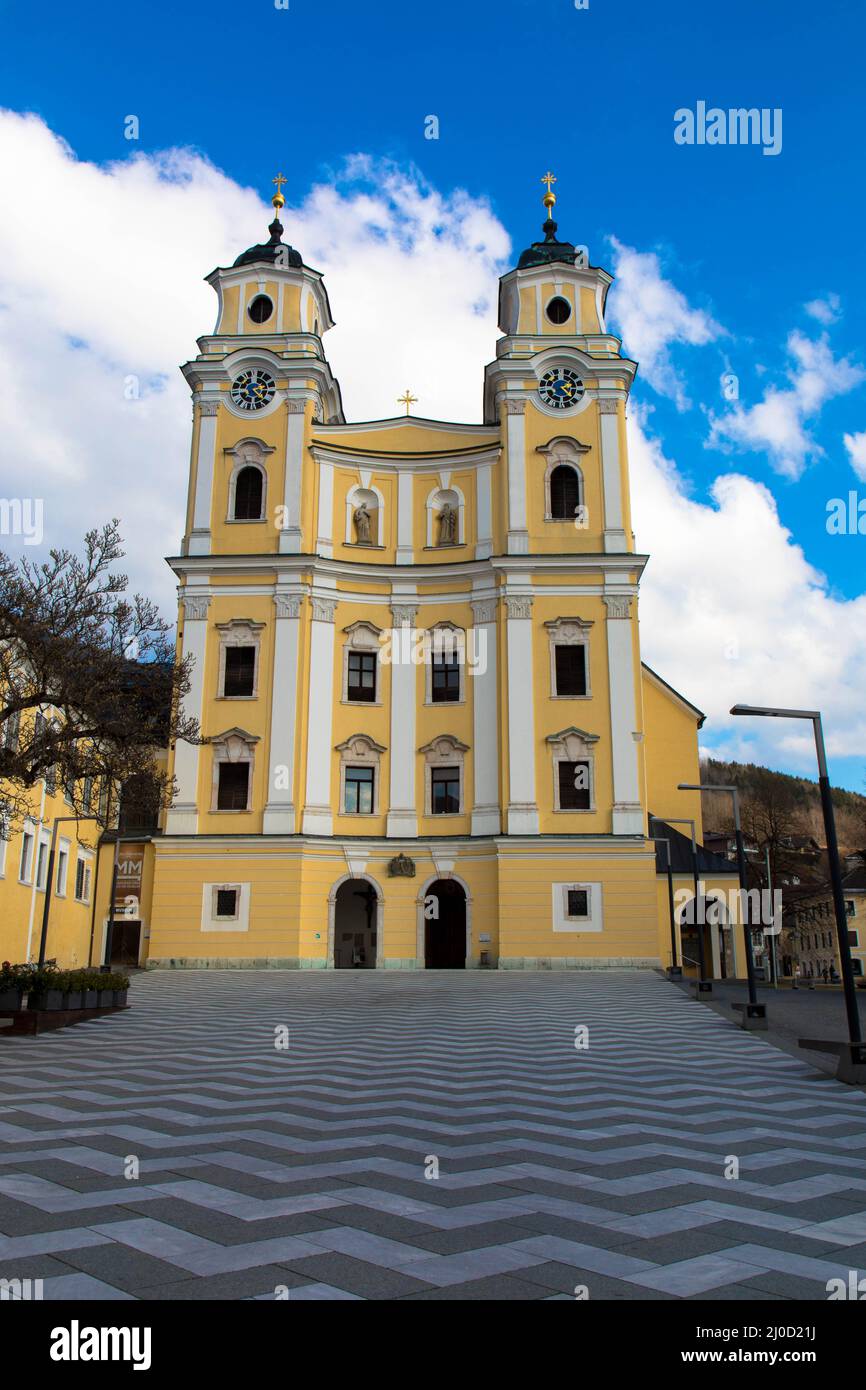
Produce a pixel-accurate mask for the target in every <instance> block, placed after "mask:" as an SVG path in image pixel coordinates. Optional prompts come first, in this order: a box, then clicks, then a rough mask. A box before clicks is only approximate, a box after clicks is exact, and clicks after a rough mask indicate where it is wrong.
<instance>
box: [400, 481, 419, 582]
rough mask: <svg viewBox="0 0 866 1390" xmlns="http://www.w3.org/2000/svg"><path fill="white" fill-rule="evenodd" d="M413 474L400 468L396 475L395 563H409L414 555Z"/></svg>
mask: <svg viewBox="0 0 866 1390" xmlns="http://www.w3.org/2000/svg"><path fill="white" fill-rule="evenodd" d="M414 482H415V479H414V475H413V474H412V473H408V472H406V471H405V470H402V471H401V472H400V473H399V474H398V475H397V564H398V565H411V564H412V562H413V560H414V558H415V555H414V548H413V535H412V492H413V488H414Z"/></svg>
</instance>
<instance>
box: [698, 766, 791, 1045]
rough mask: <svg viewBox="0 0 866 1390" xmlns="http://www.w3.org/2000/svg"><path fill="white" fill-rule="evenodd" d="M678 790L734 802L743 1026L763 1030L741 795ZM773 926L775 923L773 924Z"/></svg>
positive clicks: (709, 787) (705, 787)
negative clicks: (745, 986)
mask: <svg viewBox="0 0 866 1390" xmlns="http://www.w3.org/2000/svg"><path fill="white" fill-rule="evenodd" d="M678 790H679V791H681V792H728V793H729V794H730V796H731V797H732V798H733V802H734V833H735V836H736V842H737V872H738V874H739V879H740V916H741V918H742V921H743V927H744V933H743V934H744V936H745V939H746V977H747V979H748V982H749V1003H748V1005H747V1007H746V1008H745V1009H744V1010H743V1027H748V1026H749V1023H750V1022H753V1023H754V1024H756V1025H757V1026H758V1027H759V1028H766V1026H767V1024H766V1018H767V1006H766V1005H765V1004H759V1003H758V991H757V989H756V987H755V960H754V956H753V953H752V924H751V920H750V918H751V915H752V914H751V913H750V912H749V910H748V907H747V903H748V901H749V897H748V893H749V880H748V871H747V869H746V849H745V845H744V844H743V830H742V826H741V825H740V793H739V788H737V787H721V786H716V785H714V784H713V783H710V782H698V783H694V782H680V783H679V784H678ZM774 925H775V924H774ZM734 1008H735V1009H741V1008H742V1005H736V1004H735V1005H734Z"/></svg>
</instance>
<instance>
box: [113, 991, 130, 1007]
mask: <svg viewBox="0 0 866 1390" xmlns="http://www.w3.org/2000/svg"><path fill="white" fill-rule="evenodd" d="M128 993H129V990H128V989H116V990H115V991H114V1006H115V1008H118V1009H122V1008H125V1007H126V996H127V994H128Z"/></svg>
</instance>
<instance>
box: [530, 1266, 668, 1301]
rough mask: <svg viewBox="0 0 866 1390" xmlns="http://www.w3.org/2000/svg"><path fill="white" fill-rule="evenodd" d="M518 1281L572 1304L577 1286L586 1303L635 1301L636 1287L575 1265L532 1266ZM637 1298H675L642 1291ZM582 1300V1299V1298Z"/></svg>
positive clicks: (649, 1299) (658, 1299)
mask: <svg viewBox="0 0 866 1390" xmlns="http://www.w3.org/2000/svg"><path fill="white" fill-rule="evenodd" d="M520 1278H521V1279H524V1280H526V1281H527V1282H528V1283H531V1284H538V1285H539V1286H540V1287H541V1288H545V1289H558V1290H559V1291H560V1293H561V1294H563V1295H565V1296H566V1297H568V1298H569V1299H570V1300H571V1301H572V1302H574V1301H576V1294H575V1289H576V1288H577V1287H578V1286H580V1287H581V1288H582V1289H584V1288H585V1289H586V1290H587V1295H588V1300H589V1302H593V1301H597V1300H598V1299H612V1298H622V1299H634V1298H635V1286H634V1285H633V1284H627V1283H625V1281H624V1280H622V1279H614V1278H612V1277H611V1276H610V1275H607V1274H599V1272H598V1270H595V1269H580V1268H578V1267H577V1266H576V1265H567V1264H560V1263H558V1261H556V1260H550V1261H548V1262H546V1263H545V1264H540V1265H532V1267H531V1268H530V1269H525V1270H523V1271H522V1272H521V1274H520ZM638 1297H639V1298H640V1299H641V1300H647V1301H661V1302H663V1301H666V1300H671V1299H673V1297H674V1295H673V1294H669V1293H665V1292H664V1291H663V1290H661V1289H641V1291H640V1293H639V1295H638ZM581 1301H585V1300H583V1297H582V1298H581Z"/></svg>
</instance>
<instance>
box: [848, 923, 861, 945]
mask: <svg viewBox="0 0 866 1390" xmlns="http://www.w3.org/2000/svg"><path fill="white" fill-rule="evenodd" d="M848 945H849V946H854V947H855V948H856V949H857V950H859V949H860V933H859V931H858V930H857V928H856V927H849V928H848Z"/></svg>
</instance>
